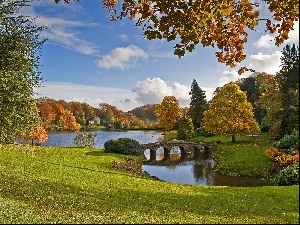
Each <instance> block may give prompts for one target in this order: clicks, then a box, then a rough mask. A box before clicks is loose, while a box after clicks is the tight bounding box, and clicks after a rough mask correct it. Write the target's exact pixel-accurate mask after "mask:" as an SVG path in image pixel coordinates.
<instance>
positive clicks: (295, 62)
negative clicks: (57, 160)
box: [279, 44, 299, 138]
mask: <svg viewBox="0 0 300 225" xmlns="http://www.w3.org/2000/svg"><path fill="white" fill-rule="evenodd" d="M281 66H282V68H281V70H280V71H279V74H280V91H281V93H282V108H283V110H282V113H281V126H280V138H281V137H283V136H284V135H286V134H288V135H289V134H291V133H292V132H293V130H294V129H296V130H299V47H298V46H297V47H296V45H295V44H293V45H289V44H288V45H286V46H285V47H284V48H283V51H282V57H281Z"/></svg>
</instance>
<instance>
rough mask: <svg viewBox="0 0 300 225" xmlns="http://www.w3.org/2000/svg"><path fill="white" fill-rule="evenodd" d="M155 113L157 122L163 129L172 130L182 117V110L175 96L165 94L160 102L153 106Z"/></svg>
mask: <svg viewBox="0 0 300 225" xmlns="http://www.w3.org/2000/svg"><path fill="white" fill-rule="evenodd" d="M155 115H156V116H157V120H158V123H159V124H160V125H161V126H162V128H163V129H164V131H170V130H172V129H173V128H174V127H175V125H176V124H177V122H178V121H179V120H180V119H181V118H182V110H181V108H180V107H179V101H178V100H177V99H176V97H175V96H165V97H164V98H163V101H162V103H161V104H157V105H156V107H155Z"/></svg>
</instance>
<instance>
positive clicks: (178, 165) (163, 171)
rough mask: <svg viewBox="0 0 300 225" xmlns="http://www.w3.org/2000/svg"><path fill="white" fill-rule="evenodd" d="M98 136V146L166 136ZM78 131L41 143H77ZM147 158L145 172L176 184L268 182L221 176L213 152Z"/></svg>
mask: <svg viewBox="0 0 300 225" xmlns="http://www.w3.org/2000/svg"><path fill="white" fill-rule="evenodd" d="M94 132H95V133H96V134H97V136H96V139H95V147H96V148H103V147H104V143H105V142H106V141H108V140H112V139H118V138H124V137H126V138H131V139H134V140H136V141H138V142H139V143H140V144H147V143H153V142H157V141H159V140H161V139H163V135H162V133H161V132H157V131H94ZM77 133H78V132H49V133H48V140H47V141H46V142H44V143H42V146H75V145H74V138H75V137H76V135H77ZM144 155H145V157H146V159H147V161H146V162H145V163H144V165H143V166H142V169H143V171H146V172H148V173H149V174H150V175H151V176H156V177H158V178H159V179H160V180H163V181H167V182H174V183H183V184H193V185H203V186H240V187H252V186H265V185H268V182H267V181H263V180H259V179H256V178H248V177H233V176H228V175H222V174H220V173H218V172H216V171H214V168H215V166H216V161H215V160H214V159H213V156H212V155H211V154H210V153H208V154H207V153H201V154H197V155H194V153H189V154H184V155H181V154H180V150H179V149H178V148H176V147H175V148H173V149H172V150H171V152H170V155H168V156H167V157H164V154H163V149H162V148H160V149H158V150H157V151H156V158H155V160H152V161H151V160H150V150H149V149H147V150H145V152H144Z"/></svg>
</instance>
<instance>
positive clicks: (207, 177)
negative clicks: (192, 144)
mask: <svg viewBox="0 0 300 225" xmlns="http://www.w3.org/2000/svg"><path fill="white" fill-rule="evenodd" d="M215 165H216V162H215V160H213V159H212V158H211V157H210V154H207V153H203V154H199V156H198V157H197V158H195V162H194V164H193V177H194V179H195V181H196V182H197V183H201V184H205V185H214V181H215V173H214V171H213V169H214V167H215Z"/></svg>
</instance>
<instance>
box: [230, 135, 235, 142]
mask: <svg viewBox="0 0 300 225" xmlns="http://www.w3.org/2000/svg"><path fill="white" fill-rule="evenodd" d="M231 142H232V143H234V142H235V136H234V134H233V135H232V136H231Z"/></svg>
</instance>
